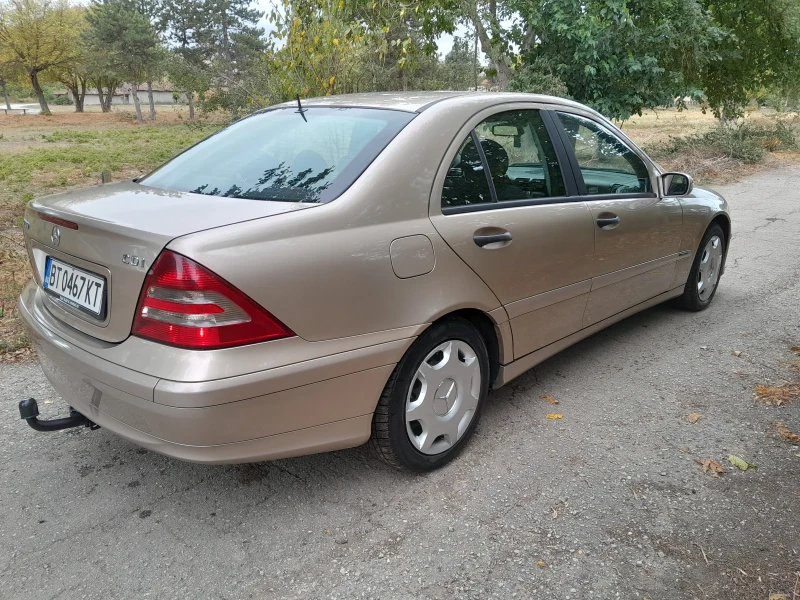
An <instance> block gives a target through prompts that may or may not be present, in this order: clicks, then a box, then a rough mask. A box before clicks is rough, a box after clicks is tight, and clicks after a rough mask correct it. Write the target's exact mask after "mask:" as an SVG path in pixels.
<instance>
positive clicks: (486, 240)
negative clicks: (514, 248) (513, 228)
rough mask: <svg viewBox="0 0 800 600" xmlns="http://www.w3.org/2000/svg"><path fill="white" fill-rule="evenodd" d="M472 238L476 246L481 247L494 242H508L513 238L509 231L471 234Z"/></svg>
mask: <svg viewBox="0 0 800 600" xmlns="http://www.w3.org/2000/svg"><path fill="white" fill-rule="evenodd" d="M472 239H473V240H475V244H476V245H477V246H479V247H481V248H483V247H484V246H488V245H489V244H494V243H496V242H510V241H511V240H512V239H513V238H512V235H511V232H510V231H504V232H503V233H496V234H494V235H476V236H473V237H472Z"/></svg>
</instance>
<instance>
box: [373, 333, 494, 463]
mask: <svg viewBox="0 0 800 600" xmlns="http://www.w3.org/2000/svg"><path fill="white" fill-rule="evenodd" d="M488 393H489V357H488V353H487V351H486V344H485V343H484V341H483V338H482V337H481V335H480V334H479V333H478V332H477V331H476V329H475V328H474V327H473V326H472V325H471V324H470V323H469V322H468V321H466V320H464V319H461V318H453V319H448V320H446V321H442V322H439V323H436V324H434V325H432V326H431V327H430V328H428V329H427V330H426V331H425V332H424V333H423V334H422V335H421V336H420V337H419V338H418V339H417V340H416V341H415V342H414V343H413V344H412V346H411V347H410V348H409V349H408V352H406V354H405V356H404V357H403V358H402V359H401V360H400V362H399V363H398V364H397V367H395V370H394V372H393V373H392V376H391V377H390V378H389V382H388V383H387V384H386V388H385V389H384V391H383V394H382V395H381V398H380V401H379V402H378V406H377V408H376V409H375V416H374V417H373V420H372V439H371V444H372V448H373V449H374V450H375V452H376V453H377V455H378V456H379V457H380V458H381V459H382V460H384V461H385V462H386V463H388V464H389V465H391V466H393V467H396V468H405V469H410V470H412V471H431V470H433V469H437V468H439V467H441V466H442V465H444V464H445V463H447V462H449V461H450V460H452V459H453V458H454V457H455V456H456V454H458V452H460V450H461V448H462V447H463V446H464V444H465V443H466V441H467V440H468V439H469V437H470V436H471V435H472V432H473V431H474V429H475V426H476V425H477V423H478V419H479V418H480V415H481V409H482V408H483V402H484V400H485V399H486V396H487V394H488Z"/></svg>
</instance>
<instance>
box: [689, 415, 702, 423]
mask: <svg viewBox="0 0 800 600" xmlns="http://www.w3.org/2000/svg"><path fill="white" fill-rule="evenodd" d="M686 418H687V419H689V423H697V422H698V421H699V420H700V419H702V418H703V415H701V414H700V413H692V414H690V415H689V416H688V417H686Z"/></svg>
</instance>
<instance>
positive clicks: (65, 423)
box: [19, 398, 100, 431]
mask: <svg viewBox="0 0 800 600" xmlns="http://www.w3.org/2000/svg"><path fill="white" fill-rule="evenodd" d="M19 416H20V417H22V418H23V419H25V420H26V421H27V422H28V425H30V426H31V427H33V428H34V429H35V430H36V431H59V430H61V429H69V428H70V427H80V426H81V425H85V426H86V427H88V428H89V429H92V430H94V429H99V428H100V425H97V424H96V423H94V422H93V421H90V420H89V419H87V418H86V417H84V416H83V415H82V414H81V413H79V412H78V411H77V410H75V409H74V408H72V407H71V406H70V407H69V416H68V417H64V418H62V419H45V420H42V419H39V418H38V416H39V404H38V403H37V402H36V400H35V399H34V398H28V399H27V400H21V401H20V403H19Z"/></svg>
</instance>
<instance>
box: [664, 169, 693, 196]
mask: <svg viewBox="0 0 800 600" xmlns="http://www.w3.org/2000/svg"><path fill="white" fill-rule="evenodd" d="M661 181H662V182H663V189H664V195H665V196H688V195H689V194H691V193H692V190H693V189H694V181H693V180H692V176H691V175H687V174H686V173H664V174H663V175H662V176H661Z"/></svg>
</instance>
